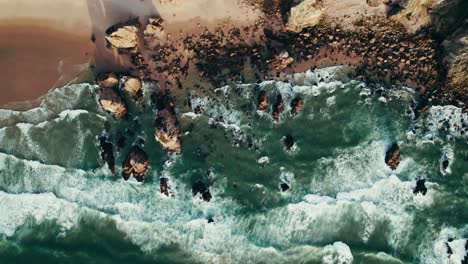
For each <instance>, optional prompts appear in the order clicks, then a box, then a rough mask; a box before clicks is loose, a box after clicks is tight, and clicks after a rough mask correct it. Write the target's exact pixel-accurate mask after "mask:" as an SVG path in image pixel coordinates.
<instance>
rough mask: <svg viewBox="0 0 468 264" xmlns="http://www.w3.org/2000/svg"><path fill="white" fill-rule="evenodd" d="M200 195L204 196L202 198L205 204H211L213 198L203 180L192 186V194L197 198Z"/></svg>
mask: <svg viewBox="0 0 468 264" xmlns="http://www.w3.org/2000/svg"><path fill="white" fill-rule="evenodd" d="M198 193H200V194H201V195H202V198H203V200H204V201H205V202H209V201H210V200H211V198H212V196H211V193H210V190H209V189H208V187H206V185H205V183H203V182H202V181H201V180H198V181H196V182H195V184H194V185H193V186H192V194H193V195H194V196H195V195H197V194H198Z"/></svg>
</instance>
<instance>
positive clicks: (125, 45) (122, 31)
mask: <svg viewBox="0 0 468 264" xmlns="http://www.w3.org/2000/svg"><path fill="white" fill-rule="evenodd" d="M139 27H140V25H139V23H138V19H134V20H130V21H128V22H125V23H121V24H117V25H115V26H112V27H110V28H109V29H107V30H106V40H107V42H109V44H110V45H111V46H112V47H113V48H115V49H118V50H129V51H132V52H133V51H136V48H137V46H138V31H139Z"/></svg>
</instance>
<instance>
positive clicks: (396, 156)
mask: <svg viewBox="0 0 468 264" xmlns="http://www.w3.org/2000/svg"><path fill="white" fill-rule="evenodd" d="M385 163H386V164H387V165H388V166H389V167H390V168H391V169H392V170H396V168H397V167H398V165H399V164H400V147H399V146H398V144H397V143H394V144H393V145H392V146H391V147H390V149H389V150H387V153H385Z"/></svg>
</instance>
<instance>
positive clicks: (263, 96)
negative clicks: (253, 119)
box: [257, 90, 268, 111]
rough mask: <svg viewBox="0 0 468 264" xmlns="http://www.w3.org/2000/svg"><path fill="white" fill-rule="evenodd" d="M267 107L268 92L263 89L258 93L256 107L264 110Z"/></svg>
mask: <svg viewBox="0 0 468 264" xmlns="http://www.w3.org/2000/svg"><path fill="white" fill-rule="evenodd" d="M267 107H268V94H267V92H266V91H265V90H261V91H260V93H259V94H258V105H257V109H258V110H259V111H265V110H266V109H267Z"/></svg>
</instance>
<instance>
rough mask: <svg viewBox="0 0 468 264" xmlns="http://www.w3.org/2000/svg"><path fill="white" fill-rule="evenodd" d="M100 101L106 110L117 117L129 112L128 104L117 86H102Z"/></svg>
mask: <svg viewBox="0 0 468 264" xmlns="http://www.w3.org/2000/svg"><path fill="white" fill-rule="evenodd" d="M99 103H100V104H101V106H102V108H103V109H104V110H106V111H108V112H110V113H112V114H113V115H114V116H115V117H116V118H123V117H125V115H126V114H127V106H126V105H125V103H124V101H123V100H122V98H121V97H120V94H119V93H118V92H117V91H116V89H115V88H106V87H101V88H100V89H99Z"/></svg>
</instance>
